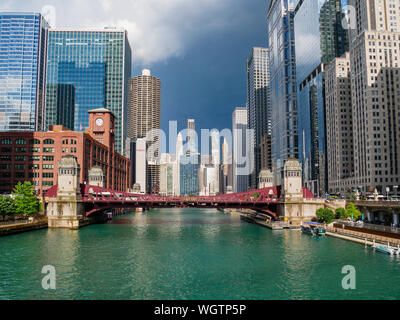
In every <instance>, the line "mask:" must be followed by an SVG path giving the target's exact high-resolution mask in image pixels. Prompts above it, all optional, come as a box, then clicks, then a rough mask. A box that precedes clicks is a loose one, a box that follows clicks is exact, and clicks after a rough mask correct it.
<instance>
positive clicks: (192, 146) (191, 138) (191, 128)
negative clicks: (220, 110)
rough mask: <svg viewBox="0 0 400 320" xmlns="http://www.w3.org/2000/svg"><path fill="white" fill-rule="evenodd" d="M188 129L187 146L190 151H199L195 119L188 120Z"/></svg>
mask: <svg viewBox="0 0 400 320" xmlns="http://www.w3.org/2000/svg"><path fill="white" fill-rule="evenodd" d="M187 130H188V133H187V138H186V144H187V147H186V148H187V150H189V151H190V152H197V149H198V141H197V140H196V127H195V121H194V119H188V120H187Z"/></svg>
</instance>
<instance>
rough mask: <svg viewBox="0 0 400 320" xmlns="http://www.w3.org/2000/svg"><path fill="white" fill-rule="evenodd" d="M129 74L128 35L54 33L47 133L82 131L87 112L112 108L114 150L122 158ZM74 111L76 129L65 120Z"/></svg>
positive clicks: (50, 46) (121, 32)
mask: <svg viewBox="0 0 400 320" xmlns="http://www.w3.org/2000/svg"><path fill="white" fill-rule="evenodd" d="M130 73H131V49H130V46H129V43H128V40H127V32H126V31H125V30H117V29H99V30H79V29H76V30H75V29H74V30H72V29H71V30H68V29H52V30H49V40H48V61H47V81H46V108H45V109H46V110H45V115H46V121H45V126H44V129H45V130H47V129H48V128H49V126H50V125H53V124H62V125H68V126H70V127H71V129H73V130H75V131H83V130H84V128H86V127H87V125H88V121H89V118H88V116H87V112H88V110H90V109H93V108H108V109H110V110H111V111H112V112H113V113H114V115H115V116H116V122H115V148H116V150H118V151H119V152H120V153H122V154H123V153H124V146H125V138H126V121H127V119H126V117H127V114H126V110H127V103H128V101H127V97H128V92H127V89H128V80H129V78H130ZM72 109H73V111H74V121H73V123H71V121H70V120H69V119H66V118H64V117H63V116H60V115H68V114H69V112H70V111H71V110H72Z"/></svg>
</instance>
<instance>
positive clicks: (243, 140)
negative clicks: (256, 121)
mask: <svg viewBox="0 0 400 320" xmlns="http://www.w3.org/2000/svg"><path fill="white" fill-rule="evenodd" d="M232 120H233V121H232V122H233V123H232V131H233V150H232V161H233V162H232V166H233V168H232V170H233V192H234V193H237V192H244V191H247V190H248V175H244V174H243V173H244V172H245V171H246V170H244V169H245V168H246V166H248V164H247V159H246V158H247V156H246V155H247V135H246V130H247V108H236V109H235V111H234V112H233V115H232Z"/></svg>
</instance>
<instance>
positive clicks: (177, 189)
mask: <svg viewBox="0 0 400 320" xmlns="http://www.w3.org/2000/svg"><path fill="white" fill-rule="evenodd" d="M182 156H183V138H182V134H181V133H179V134H178V138H177V141H176V168H175V169H176V173H175V174H176V176H177V177H178V178H177V183H176V185H175V195H176V196H180V194H181V179H180V168H181V167H180V162H181V157H182Z"/></svg>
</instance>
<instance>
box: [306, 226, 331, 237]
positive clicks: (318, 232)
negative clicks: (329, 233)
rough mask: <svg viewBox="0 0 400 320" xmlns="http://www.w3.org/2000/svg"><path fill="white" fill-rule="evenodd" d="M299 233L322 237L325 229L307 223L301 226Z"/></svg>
mask: <svg viewBox="0 0 400 320" xmlns="http://www.w3.org/2000/svg"><path fill="white" fill-rule="evenodd" d="M301 232H302V233H304V234H309V235H312V236H318V237H321V236H322V237H323V236H325V235H326V229H325V228H323V227H321V226H319V225H318V224H310V223H307V224H306V225H303V226H301Z"/></svg>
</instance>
